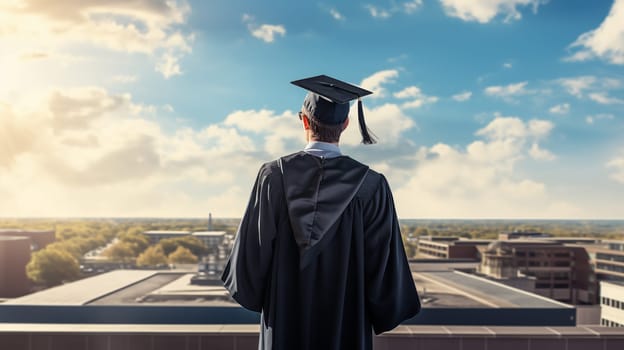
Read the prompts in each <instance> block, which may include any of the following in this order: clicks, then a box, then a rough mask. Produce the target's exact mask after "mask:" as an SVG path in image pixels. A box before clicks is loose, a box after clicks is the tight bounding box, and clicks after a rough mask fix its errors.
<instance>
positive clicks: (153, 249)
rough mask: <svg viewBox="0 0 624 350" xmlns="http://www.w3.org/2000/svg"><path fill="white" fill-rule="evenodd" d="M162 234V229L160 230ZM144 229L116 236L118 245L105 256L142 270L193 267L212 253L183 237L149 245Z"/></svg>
mask: <svg viewBox="0 0 624 350" xmlns="http://www.w3.org/2000/svg"><path fill="white" fill-rule="evenodd" d="M159 229H160V230H162V228H159ZM144 231H146V229H145V228H144V227H143V226H135V227H131V228H129V229H128V230H127V231H125V232H121V233H119V234H118V235H117V237H116V238H117V239H116V241H115V243H113V244H112V245H110V246H109V247H108V248H106V250H104V251H103V252H102V255H104V256H106V257H108V258H109V259H111V260H112V261H117V262H122V263H129V264H136V265H137V266H139V267H158V266H163V265H167V264H192V263H197V262H198V261H199V257H201V256H204V255H206V254H208V253H209V252H211V251H210V249H209V248H208V247H206V245H205V244H204V242H202V241H201V240H199V239H198V238H197V237H193V236H184V237H175V238H166V239H162V240H160V241H159V242H158V243H157V244H155V245H150V242H149V240H148V238H147V237H146V236H145V235H144V234H142V232H144Z"/></svg>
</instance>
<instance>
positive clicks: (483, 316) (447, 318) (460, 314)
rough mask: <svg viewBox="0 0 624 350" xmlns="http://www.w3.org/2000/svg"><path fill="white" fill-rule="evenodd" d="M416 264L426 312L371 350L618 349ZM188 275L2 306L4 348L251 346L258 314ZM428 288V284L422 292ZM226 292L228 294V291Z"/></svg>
mask: <svg viewBox="0 0 624 350" xmlns="http://www.w3.org/2000/svg"><path fill="white" fill-rule="evenodd" d="M449 265H450V266H445V263H440V260H437V259H436V260H432V261H431V262H429V263H414V264H413V266H414V267H416V269H417V271H415V272H414V274H413V276H414V280H415V281H416V286H417V287H418V289H419V293H421V296H422V301H423V312H421V313H420V314H419V315H417V317H416V318H414V319H411V320H407V321H406V322H405V323H404V324H403V325H402V326H400V327H397V328H396V329H395V330H392V331H390V332H387V333H385V334H383V335H380V336H376V337H375V339H374V342H375V344H374V347H375V349H399V350H400V349H416V348H418V349H445V350H468V349H480V350H484V349H528V350H542V349H619V348H621V345H622V344H623V343H624V332H619V331H618V330H617V329H611V328H607V327H602V326H598V325H596V326H576V325H575V324H576V320H575V317H574V307H571V306H569V305H564V304H562V303H558V302H555V301H552V300H549V299H547V298H544V297H542V296H538V295H534V294H532V293H527V292H524V291H521V290H517V289H515V288H511V287H508V286H506V285H503V284H501V283H497V282H493V281H490V280H487V279H484V278H480V277H477V276H473V275H469V274H465V273H461V272H456V271H453V270H452V269H453V268H457V267H461V268H465V267H466V265H476V263H474V262H455V263H452V264H449ZM190 276H191V275H190V274H188V273H181V274H178V275H175V274H172V273H163V272H155V271H131V270H125V271H115V272H110V273H106V274H102V275H99V276H95V277H93V278H89V279H84V280H81V281H75V282H71V283H68V284H65V285H62V286H58V287H54V288H51V289H49V290H46V291H41V292H39V293H34V294H32V295H29V296H26V297H23V298H18V299H14V300H11V301H8V302H7V303H2V304H0V344H2V346H0V347H1V348H2V349H5V348H6V349H16V350H18V349H31V350H39V349H178V348H179V349H184V348H187V349H200V348H201V349H204V348H205V349H239V350H247V349H257V348H258V333H259V332H258V330H259V325H258V314H257V313H254V312H251V311H248V310H244V309H242V308H241V307H239V306H238V305H236V304H235V303H230V302H229V301H228V299H227V298H226V296H227V292H226V291H225V289H224V288H223V287H222V286H191V285H190ZM424 289H426V290H424ZM224 293H225V294H224Z"/></svg>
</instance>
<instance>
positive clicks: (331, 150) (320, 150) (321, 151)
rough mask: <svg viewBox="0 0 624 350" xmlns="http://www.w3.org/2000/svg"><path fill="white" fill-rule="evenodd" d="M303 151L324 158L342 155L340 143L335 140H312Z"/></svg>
mask: <svg viewBox="0 0 624 350" xmlns="http://www.w3.org/2000/svg"><path fill="white" fill-rule="evenodd" d="M303 151H304V152H306V153H308V154H311V155H313V156H316V157H323V158H335V157H340V156H341V155H342V152H341V151H340V148H339V147H338V143H333V142H332V143H330V142H322V141H310V142H308V144H307V146H306V147H305V148H304V149H303Z"/></svg>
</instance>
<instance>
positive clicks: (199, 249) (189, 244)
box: [158, 236, 208, 256]
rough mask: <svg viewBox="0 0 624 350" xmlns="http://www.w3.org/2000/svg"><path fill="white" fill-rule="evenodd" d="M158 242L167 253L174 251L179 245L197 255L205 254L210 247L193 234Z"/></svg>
mask: <svg viewBox="0 0 624 350" xmlns="http://www.w3.org/2000/svg"><path fill="white" fill-rule="evenodd" d="M158 244H159V245H160V246H161V247H162V249H163V251H164V252H165V255H169V254H171V253H173V252H174V251H175V250H176V249H178V247H179V246H182V247H184V248H186V249H188V250H190V251H191V253H193V255H195V256H203V255H206V253H207V252H208V248H207V247H206V245H205V244H204V242H202V241H201V240H200V239H199V238H197V237H193V236H185V237H177V238H166V239H162V240H161V241H160V242H158Z"/></svg>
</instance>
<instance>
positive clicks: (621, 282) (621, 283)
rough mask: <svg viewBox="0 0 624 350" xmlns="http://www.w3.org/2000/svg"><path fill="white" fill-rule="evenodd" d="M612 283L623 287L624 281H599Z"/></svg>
mask: <svg viewBox="0 0 624 350" xmlns="http://www.w3.org/2000/svg"><path fill="white" fill-rule="evenodd" d="M603 283H604V284H612V285H614V286H618V287H624V281H600V284H603Z"/></svg>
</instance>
